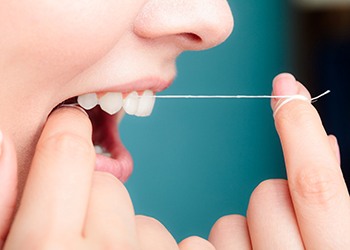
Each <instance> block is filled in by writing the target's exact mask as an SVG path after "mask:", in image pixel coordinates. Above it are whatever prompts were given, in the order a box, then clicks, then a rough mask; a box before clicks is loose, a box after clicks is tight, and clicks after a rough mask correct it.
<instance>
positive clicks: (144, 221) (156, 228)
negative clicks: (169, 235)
mask: <svg viewBox="0 0 350 250" xmlns="http://www.w3.org/2000/svg"><path fill="white" fill-rule="evenodd" d="M135 219H136V223H137V226H138V227H142V228H147V230H148V231H152V232H163V231H166V228H165V227H164V225H163V224H162V223H161V222H159V221H158V220H157V219H155V218H152V217H149V216H144V215H136V216H135Z"/></svg>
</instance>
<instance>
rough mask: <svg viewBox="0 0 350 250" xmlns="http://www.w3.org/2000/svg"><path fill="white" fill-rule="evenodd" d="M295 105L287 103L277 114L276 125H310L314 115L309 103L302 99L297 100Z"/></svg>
mask: <svg viewBox="0 0 350 250" xmlns="http://www.w3.org/2000/svg"><path fill="white" fill-rule="evenodd" d="M293 104H294V105H288V104H287V105H286V106H285V107H283V108H281V110H280V111H279V112H278V113H277V115H276V118H277V119H276V125H277V126H283V125H285V124H303V126H308V124H311V122H312V121H313V119H314V115H313V113H314V112H312V109H311V107H312V106H310V104H309V103H307V102H305V101H301V100H295V101H294V102H293Z"/></svg>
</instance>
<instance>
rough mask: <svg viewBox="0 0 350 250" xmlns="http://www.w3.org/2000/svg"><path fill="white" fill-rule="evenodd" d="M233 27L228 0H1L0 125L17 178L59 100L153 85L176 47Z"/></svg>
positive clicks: (164, 79) (216, 39)
mask: <svg viewBox="0 0 350 250" xmlns="http://www.w3.org/2000/svg"><path fill="white" fill-rule="evenodd" d="M232 27H233V20H232V15H231V12H230V9H229V6H228V4H227V2H226V1H225V0H132V1H129V0H74V1H71V0H59V1H57V0H22V1H12V0H3V1H1V2H0V34H1V36H0V79H1V80H0V88H1V91H0V98H1V99H0V100H1V105H0V128H1V129H2V130H3V131H4V132H5V133H7V134H9V135H10V136H11V137H12V139H13V141H14V143H15V146H16V149H17V153H18V161H19V167H20V173H21V176H22V181H23V180H24V179H25V176H26V173H27V170H28V167H29V164H30V161H31V159H32V155H33V152H34V149H35V144H36V142H37V139H38V137H39V135H40V132H41V129H42V127H43V125H44V123H45V120H46V118H47V116H48V115H49V113H50V112H51V110H52V109H53V108H54V107H56V106H57V105H58V104H59V103H61V102H63V101H65V100H67V99H69V98H72V97H76V96H81V95H84V94H87V93H97V96H98V97H99V98H100V97H102V96H104V95H105V94H106V93H108V92H118V93H121V95H122V96H123V97H124V102H125V97H126V96H127V95H128V94H129V93H131V92H132V91H137V92H138V93H139V94H141V93H142V92H143V91H144V90H151V91H153V92H158V91H160V90H162V89H164V88H166V87H168V85H169V84H170V83H171V81H172V80H173V79H174V77H175V74H176V68H175V59H176V57H177V56H178V55H179V54H180V53H181V52H183V51H184V50H202V49H207V48H210V47H213V46H215V45H217V44H219V43H221V42H223V41H224V40H225V39H226V38H227V37H228V36H229V34H230V33H231V30H232ZM115 98H116V97H115ZM109 101H111V100H109ZM109 101H108V102H109ZM111 102H113V101H111ZM131 103H132V104H131V106H133V105H134V106H135V103H133V102H131ZM114 105H116V104H114ZM140 105H141V104H140ZM107 106H108V105H107ZM112 106H113V105H112ZM131 109H132V108H131ZM98 112H102V111H98ZM148 112H150V110H148V111H146V113H148ZM119 113H120V112H119ZM141 113H142V112H141ZM105 114H106V113H105ZM103 116H105V115H103ZM101 119H102V118H101ZM108 119H109V118H108ZM114 146H115V145H114ZM106 147H109V146H106ZM110 151H113V149H111V150H110ZM119 151H120V150H119ZM111 153H112V156H113V155H114V154H115V152H111ZM121 178H122V179H123V178H124V179H126V178H127V176H123V177H121Z"/></svg>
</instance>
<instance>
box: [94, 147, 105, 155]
mask: <svg viewBox="0 0 350 250" xmlns="http://www.w3.org/2000/svg"><path fill="white" fill-rule="evenodd" d="M94 148H95V153H96V154H102V153H103V148H102V147H101V146H99V145H95V146H94Z"/></svg>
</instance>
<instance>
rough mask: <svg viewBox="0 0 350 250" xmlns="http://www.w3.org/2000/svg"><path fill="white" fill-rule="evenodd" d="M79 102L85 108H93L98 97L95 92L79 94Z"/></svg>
mask: <svg viewBox="0 0 350 250" xmlns="http://www.w3.org/2000/svg"><path fill="white" fill-rule="evenodd" d="M78 103H79V105H80V106H81V107H83V108H84V109H87V110H89V109H92V108H93V107H95V106H96V105H97V103H98V98H97V95H96V94H95V93H91V94H85V95H80V96H78Z"/></svg>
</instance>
